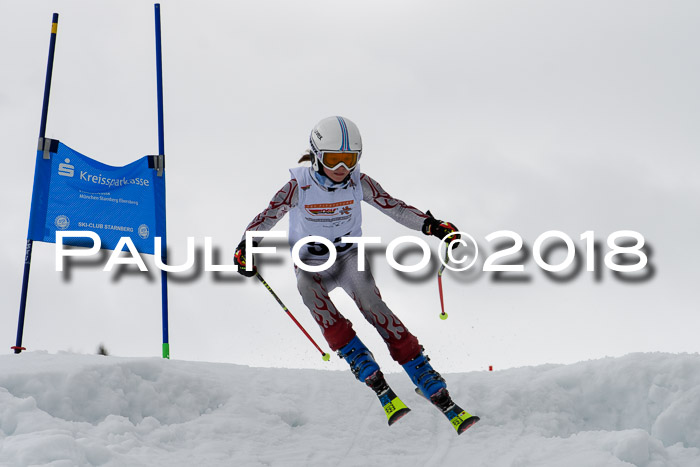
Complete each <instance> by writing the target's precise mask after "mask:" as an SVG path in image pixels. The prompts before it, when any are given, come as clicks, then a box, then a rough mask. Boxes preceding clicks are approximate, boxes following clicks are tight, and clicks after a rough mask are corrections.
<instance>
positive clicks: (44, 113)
mask: <svg viewBox="0 0 700 467" xmlns="http://www.w3.org/2000/svg"><path fill="white" fill-rule="evenodd" d="M57 32H58V13H54V14H53V19H52V20H51V40H50V42H49V61H48V64H47V65H46V80H45V82H44V103H43V106H42V109H41V127H40V128H39V141H40V142H42V141H43V139H44V137H45V136H46V120H47V118H48V114H49V93H50V92H51V75H52V74H53V57H54V52H55V50H56V33H57ZM27 236H29V234H27ZM33 247H34V241H33V240H30V239H29V238H27V249H26V250H25V255H24V275H23V276H22V295H21V298H20V301H19V320H18V323H17V340H16V341H15V345H14V346H12V347H11V348H12V349H13V350H14V351H15V353H20V352H22V351H23V350H26V349H25V348H24V347H22V335H23V334H24V315H25V310H26V308H27V291H28V290H29V268H30V266H31V263H32V249H33Z"/></svg>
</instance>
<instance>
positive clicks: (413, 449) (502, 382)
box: [0, 352, 700, 467]
mask: <svg viewBox="0 0 700 467" xmlns="http://www.w3.org/2000/svg"><path fill="white" fill-rule="evenodd" d="M446 376H447V380H448V384H449V388H450V390H451V392H452V394H453V396H454V399H455V400H456V401H457V402H459V403H460V404H461V405H462V406H463V407H464V408H465V409H466V410H468V411H471V412H472V413H474V414H477V415H479V416H481V422H479V423H478V424H477V425H475V426H474V427H473V428H471V429H470V430H468V431H467V432H466V433H465V434H463V435H462V436H457V435H456V433H455V432H454V430H453V429H452V427H451V426H450V424H449V423H448V421H447V420H446V419H445V418H444V417H443V416H442V415H441V414H440V413H439V412H438V411H437V410H436V409H435V408H433V407H432V406H430V405H429V404H428V403H427V402H426V401H425V400H423V399H421V398H420V397H419V396H417V395H415V394H414V392H413V388H412V386H411V383H410V381H409V380H408V378H407V377H406V376H405V375H403V374H400V373H395V374H389V375H387V379H388V381H389V383H390V384H391V385H392V387H393V388H394V390H395V391H396V392H397V394H399V396H400V397H402V399H403V400H404V402H406V403H407V404H408V405H409V406H410V407H411V408H412V409H413V410H412V412H411V413H409V414H408V415H407V416H406V417H404V418H403V419H401V420H400V421H399V422H397V423H396V424H395V425H394V426H391V427H389V426H387V424H386V418H385V416H384V413H383V410H382V408H381V406H380V405H379V402H378V400H377V398H376V397H375V396H374V394H373V393H372V392H371V391H370V390H369V389H368V388H366V387H364V386H363V385H361V384H360V383H358V382H356V381H355V379H354V377H353V376H352V374H351V373H350V372H349V371H348V372H331V371H318V370H291V369H269V368H267V369H264V368H250V367H244V366H237V365H231V364H211V363H195V362H184V361H174V360H172V361H169V360H162V359H156V358H153V359H136V358H117V357H103V356H96V355H95V356H92V355H75V354H67V353H65V354H57V355H51V354H47V353H41V352H30V353H23V354H21V355H6V356H2V357H0V465H2V466H29V465H51V466H54V467H62V466H83V465H106V466H148V467H152V466H160V465H162V466H198V467H201V466H324V467H327V466H382V467H389V466H488V467H498V466H519V467H522V466H538V467H540V466H542V467H544V466H553V467H554V466H556V467H561V466H565V467H577V466H591V467H600V466H630V465H635V466H646V467H666V466H682V467H691V466H692V467H697V466H700V356H699V355H670V354H632V355H628V356H625V357H622V358H606V359H602V360H596V361H587V362H581V363H577V364H573V365H565V366H564V365H544V366H538V367H526V368H517V369H511V370H505V371H498V372H473V373H464V374H450V375H446Z"/></svg>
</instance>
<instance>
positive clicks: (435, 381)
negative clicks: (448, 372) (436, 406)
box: [402, 351, 447, 399]
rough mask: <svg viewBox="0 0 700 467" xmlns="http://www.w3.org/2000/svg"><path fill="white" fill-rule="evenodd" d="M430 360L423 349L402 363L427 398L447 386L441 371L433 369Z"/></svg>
mask: <svg viewBox="0 0 700 467" xmlns="http://www.w3.org/2000/svg"><path fill="white" fill-rule="evenodd" d="M429 362H430V358H428V357H427V356H426V355H423V351H421V353H419V354H418V356H417V357H416V358H414V359H413V360H411V361H410V362H408V363H406V364H404V365H402V366H403V369H404V370H406V373H408V376H410V378H411V381H413V384H415V385H416V386H418V389H420V392H421V393H422V394H423V395H424V396H425V397H426V398H427V399H430V396H432V395H433V394H435V393H436V392H438V391H439V390H440V389H445V388H447V384H445V380H444V379H443V378H442V376H440V373H438V372H437V371H435V370H433V367H432V366H430V363H429Z"/></svg>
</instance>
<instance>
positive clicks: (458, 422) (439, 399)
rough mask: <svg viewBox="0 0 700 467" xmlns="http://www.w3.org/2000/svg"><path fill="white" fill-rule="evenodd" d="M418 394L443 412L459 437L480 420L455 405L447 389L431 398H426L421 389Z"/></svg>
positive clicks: (417, 391)
mask: <svg viewBox="0 0 700 467" xmlns="http://www.w3.org/2000/svg"><path fill="white" fill-rule="evenodd" d="M416 394H418V395H419V396H421V397H422V398H424V399H425V400H427V401H428V402H430V403H431V404H433V405H434V406H435V407H437V408H438V410H440V412H442V413H443V414H444V415H445V417H447V419H448V420H449V421H450V423H451V424H452V427H453V428H454V429H455V430H456V431H457V434H458V435H461V434H462V433H464V432H465V431H466V430H467V428H469V427H471V426H472V425H474V424H475V423H476V422H478V421H479V420H480V419H479V417H477V416H475V415H471V414H470V413H468V412H467V411H465V410H464V409H462V408H461V407H460V406H458V405H457V404H455V403H454V401H453V400H452V398H451V397H450V393H449V392H448V391H447V389H440V390H439V391H438V392H437V393H435V394H433V395H432V396H431V397H430V398H428V397H426V395H425V394H423V392H421V390H420V389H418V388H416Z"/></svg>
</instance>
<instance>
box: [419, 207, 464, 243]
mask: <svg viewBox="0 0 700 467" xmlns="http://www.w3.org/2000/svg"><path fill="white" fill-rule="evenodd" d="M426 214H427V215H428V216H429V217H428V218H427V219H426V220H425V221H423V228H422V229H421V230H422V231H423V233H424V234H425V235H434V236H436V237H437V238H439V239H441V240H444V239H445V237H446V236H447V235H449V234H451V233H453V232H457V231H459V229H458V228H457V226H456V225H454V224H453V223H451V222H445V221H441V220H438V219H435V218H434V217H433V215H432V214H431V213H430V211H427V212H426ZM459 238H460V235H459V234H456V235H451V236H450V238H449V239H448V241H449V242H452V241H454V240H459Z"/></svg>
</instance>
